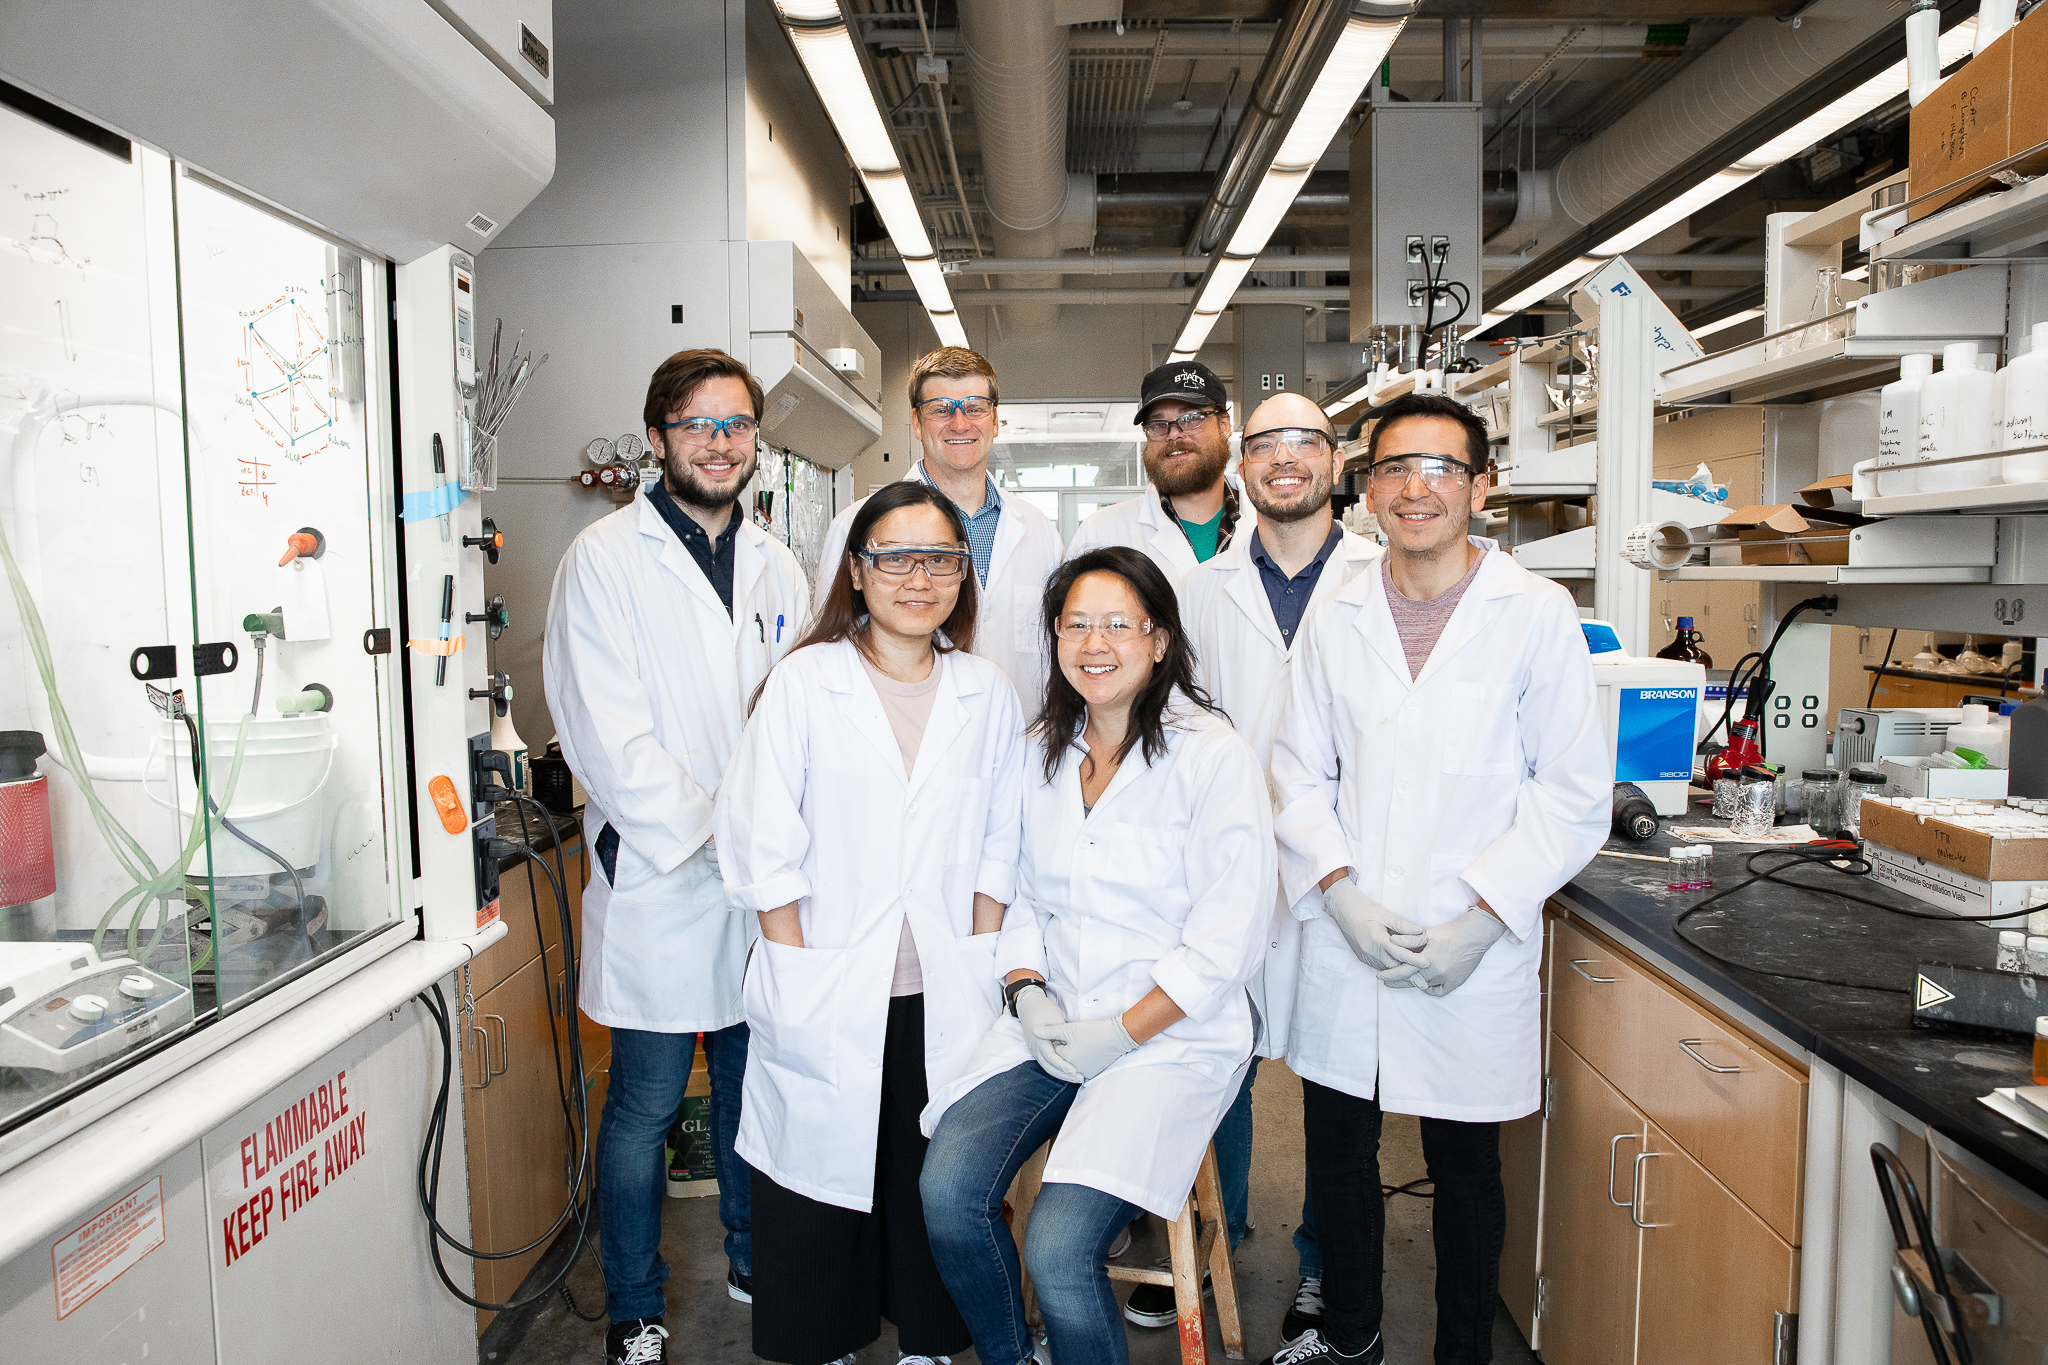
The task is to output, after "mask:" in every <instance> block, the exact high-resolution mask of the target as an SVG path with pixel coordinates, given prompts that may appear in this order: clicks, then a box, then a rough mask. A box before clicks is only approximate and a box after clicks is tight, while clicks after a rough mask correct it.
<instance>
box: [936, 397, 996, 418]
mask: <svg viewBox="0 0 2048 1365" xmlns="http://www.w3.org/2000/svg"><path fill="white" fill-rule="evenodd" d="M917 410H918V411H919V412H921V413H923V414H924V416H925V419H926V420H927V421H931V422H943V421H946V420H947V419H948V418H950V417H952V415H953V414H954V413H956V412H957V413H959V414H960V415H961V416H962V417H965V418H966V419H967V420H968V421H970V422H980V421H985V420H987V419H988V418H990V417H993V416H995V415H996V400H995V399H993V398H981V397H971V398H927V399H925V400H924V401H923V402H922V403H919V404H917Z"/></svg>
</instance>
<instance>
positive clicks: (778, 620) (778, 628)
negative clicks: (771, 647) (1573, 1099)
mask: <svg viewBox="0 0 2048 1365" xmlns="http://www.w3.org/2000/svg"><path fill="white" fill-rule="evenodd" d="M775 643H776V644H778V645H779V644H781V643H782V613H780V612H777V613H776V614H775Z"/></svg>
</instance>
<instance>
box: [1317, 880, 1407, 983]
mask: <svg viewBox="0 0 2048 1365" xmlns="http://www.w3.org/2000/svg"><path fill="white" fill-rule="evenodd" d="M1323 912H1324V913H1325V914H1327V915H1328V916H1329V917H1330V918H1331V919H1333V920H1335V921H1336V922H1337V927H1338V928H1339V929H1341V930H1343V932H1344V941H1345V942H1347V943H1349V944H1350V945H1351V951H1352V952H1354V953H1356V954H1357V955H1358V960H1359V961H1360V962H1363V963H1364V964H1365V965H1366V966H1368V967H1371V968H1373V969H1374V970H1375V971H1378V972H1380V973H1381V978H1380V979H1381V980H1383V981H1385V980H1386V976H1385V972H1386V970H1387V969H1388V968H1390V967H1396V966H1399V965H1401V963H1402V959H1400V958H1398V957H1396V956H1395V955H1394V953H1393V949H1394V948H1395V947H1401V948H1407V949H1410V950H1411V951H1412V950H1414V949H1417V948H1420V947H1421V946H1422V943H1423V931H1422V926H1421V925H1419V924H1413V923H1410V922H1409V921H1407V920H1405V919H1402V918H1401V917H1400V916H1399V915H1397V914H1395V913H1394V912H1393V911H1391V910H1389V909H1387V907H1386V906H1384V905H1379V904H1376V903H1375V902H1373V901H1369V900H1367V899H1366V898H1365V893H1364V892H1363V891H1360V890H1359V889H1358V883H1357V882H1354V881H1352V880H1351V878H1349V877H1342V878H1339V879H1338V880H1337V881H1334V882H1332V883H1330V889H1329V890H1327V891H1325V892H1323ZM1387 984H1388V985H1389V986H1395V985H1403V986H1405V985H1407V984H1408V983H1407V982H1406V981H1387Z"/></svg>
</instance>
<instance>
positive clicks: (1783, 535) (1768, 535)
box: [1714, 502, 1864, 564]
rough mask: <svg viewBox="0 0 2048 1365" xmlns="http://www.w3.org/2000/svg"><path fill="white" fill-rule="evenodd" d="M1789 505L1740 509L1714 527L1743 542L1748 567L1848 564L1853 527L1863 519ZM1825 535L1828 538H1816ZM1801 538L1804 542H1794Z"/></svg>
mask: <svg viewBox="0 0 2048 1365" xmlns="http://www.w3.org/2000/svg"><path fill="white" fill-rule="evenodd" d="M1803 511H1804V515H1802V509H1800V508H1797V507H1794V506H1793V505H1792V504H1791V503H1789V502H1780V503H1759V504H1756V505H1754V506H1750V507H1743V508H1738V509H1737V510H1735V511H1733V512H1730V513H1729V514H1728V515H1727V516H1725V517H1723V518H1722V519H1721V520H1720V521H1718V522H1716V523H1715V524H1714V529H1715V530H1716V531H1732V532H1734V533H1735V537H1736V539H1737V540H1738V541H1739V542H1741V547H1742V562H1743V563H1744V564H1847V563H1848V562H1849V527H1850V526H1854V525H1861V524H1862V523H1863V520H1864V519H1863V518H1861V517H1856V516H1850V515H1848V514H1845V513H1839V512H1832V511H1827V510H1825V509H1822V508H1818V507H1812V506H1808V507H1806V508H1805V509H1803ZM1821 536H1825V537H1828V539H1824V540H1822V539H1813V538H1812V537H1821ZM1792 537H1800V539H1796V540H1795V539H1792Z"/></svg>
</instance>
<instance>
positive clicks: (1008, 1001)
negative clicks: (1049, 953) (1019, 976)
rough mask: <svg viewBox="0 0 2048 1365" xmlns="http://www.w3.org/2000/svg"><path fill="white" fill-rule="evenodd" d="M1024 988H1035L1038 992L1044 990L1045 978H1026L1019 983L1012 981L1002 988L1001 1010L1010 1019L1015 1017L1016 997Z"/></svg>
mask: <svg viewBox="0 0 2048 1365" xmlns="http://www.w3.org/2000/svg"><path fill="white" fill-rule="evenodd" d="M1026 986H1036V987H1038V988H1039V989H1040V990H1044V989H1045V978H1044V977H1042V976H1027V977H1025V978H1024V979H1023V980H1021V981H1012V982H1009V983H1008V984H1007V985H1005V986H1004V987H1003V1010H1004V1012H1005V1013H1007V1014H1008V1015H1009V1016H1010V1017H1011V1018H1012V1019H1015V1018H1016V1017H1017V997H1018V996H1019V995H1022V994H1023V993H1024V988H1025V987H1026Z"/></svg>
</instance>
